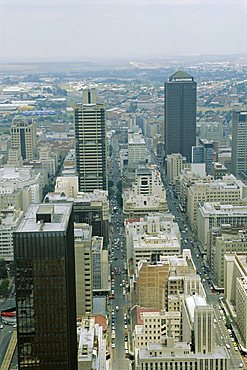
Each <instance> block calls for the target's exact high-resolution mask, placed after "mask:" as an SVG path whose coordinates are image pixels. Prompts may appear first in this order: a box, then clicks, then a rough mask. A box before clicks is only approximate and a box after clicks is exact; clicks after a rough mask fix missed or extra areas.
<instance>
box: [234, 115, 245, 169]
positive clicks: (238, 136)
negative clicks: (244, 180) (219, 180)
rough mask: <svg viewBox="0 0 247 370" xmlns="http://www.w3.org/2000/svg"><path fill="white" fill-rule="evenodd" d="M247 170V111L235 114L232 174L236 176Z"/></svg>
mask: <svg viewBox="0 0 247 370" xmlns="http://www.w3.org/2000/svg"><path fill="white" fill-rule="evenodd" d="M246 170H247V111H245V112H243V111H235V112H233V119H232V173H233V174H234V175H235V176H236V175H237V174H238V173H240V172H246Z"/></svg>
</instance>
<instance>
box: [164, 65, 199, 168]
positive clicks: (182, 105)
mask: <svg viewBox="0 0 247 370" xmlns="http://www.w3.org/2000/svg"><path fill="white" fill-rule="evenodd" d="M195 145H196V82H195V81H194V78H193V77H192V76H190V75H189V74H188V73H186V72H183V71H178V72H176V73H174V74H173V75H172V76H171V77H170V78H169V81H168V82H166V83H165V153H166V156H167V155H168V154H172V153H181V154H182V156H183V157H186V159H187V162H191V148H192V146H195Z"/></svg>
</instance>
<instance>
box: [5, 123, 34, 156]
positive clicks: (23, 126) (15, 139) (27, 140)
mask: <svg viewBox="0 0 247 370" xmlns="http://www.w3.org/2000/svg"><path fill="white" fill-rule="evenodd" d="M11 147H12V148H19V149H20V153H21V157H22V159H23V160H32V159H34V158H35V156H36V149H37V141H36V125H35V123H34V121H33V120H27V119H26V118H24V117H21V116H16V117H15V118H14V119H13V121H12V125H11Z"/></svg>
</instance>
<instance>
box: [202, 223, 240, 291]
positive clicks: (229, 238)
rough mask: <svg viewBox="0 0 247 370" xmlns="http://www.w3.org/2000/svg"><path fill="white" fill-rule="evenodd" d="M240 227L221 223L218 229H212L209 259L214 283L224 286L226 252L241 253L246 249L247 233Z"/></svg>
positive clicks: (220, 286)
mask: <svg viewBox="0 0 247 370" xmlns="http://www.w3.org/2000/svg"><path fill="white" fill-rule="evenodd" d="M241 227H242V229H241V230H239V229H238V228H237V229H236V228H235V229H234V228H232V227H231V226H230V225H228V227H227V225H221V228H219V229H218V230H217V229H216V230H215V229H213V230H212V234H211V235H212V237H211V243H210V244H211V259H210V261H209V263H210V265H211V268H212V271H213V276H214V280H213V281H214V284H215V285H216V286H217V287H219V288H221V289H223V288H224V278H225V273H224V257H225V255H226V254H234V253H243V252H245V251H247V233H246V229H245V227H244V225H241Z"/></svg>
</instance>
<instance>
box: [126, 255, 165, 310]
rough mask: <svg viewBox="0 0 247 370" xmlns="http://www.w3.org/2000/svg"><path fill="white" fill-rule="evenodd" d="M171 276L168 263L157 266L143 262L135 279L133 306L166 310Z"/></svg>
mask: <svg viewBox="0 0 247 370" xmlns="http://www.w3.org/2000/svg"><path fill="white" fill-rule="evenodd" d="M168 275H169V263H168V262H167V261H164V262H157V263H155V264H151V263H148V262H147V261H141V262H140V264H139V266H138V270H137V273H136V278H135V287H134V289H133V292H132V305H135V304H137V305H139V306H141V307H145V308H151V309H160V310H162V309H164V307H165V305H166V290H167V281H168Z"/></svg>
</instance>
